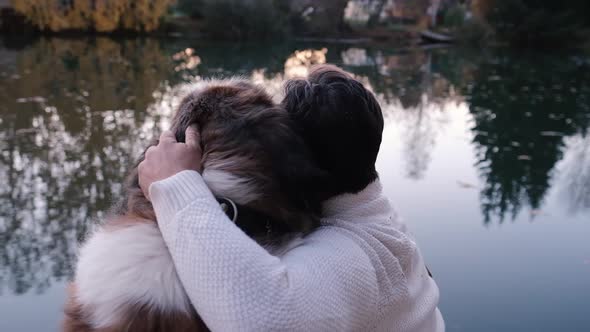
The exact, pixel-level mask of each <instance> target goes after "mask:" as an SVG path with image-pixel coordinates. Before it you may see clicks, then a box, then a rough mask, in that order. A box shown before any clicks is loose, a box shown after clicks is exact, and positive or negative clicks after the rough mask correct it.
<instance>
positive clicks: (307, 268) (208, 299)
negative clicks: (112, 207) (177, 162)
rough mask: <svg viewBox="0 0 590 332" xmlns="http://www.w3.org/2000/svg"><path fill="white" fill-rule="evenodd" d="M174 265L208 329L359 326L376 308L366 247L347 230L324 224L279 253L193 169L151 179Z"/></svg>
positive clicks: (374, 282) (346, 328)
mask: <svg viewBox="0 0 590 332" xmlns="http://www.w3.org/2000/svg"><path fill="white" fill-rule="evenodd" d="M150 197H151V198H152V203H153V204H154V208H155V211H156V214H157V217H158V223H159V226H160V229H161V231H162V234H163V237H164V241H165V242H166V244H167V246H168V248H169V250H170V253H171V255H172V259H173V260H174V263H175V266H176V269H177V273H178V275H179V277H180V280H181V282H182V283H183V286H184V287H185V290H186V292H187V294H188V296H189V298H190V300H191V302H192V303H193V306H194V307H195V309H196V310H197V312H198V313H199V315H200V316H201V318H202V319H203V320H204V321H205V323H206V324H207V326H208V327H209V328H210V329H211V330H212V331H285V330H289V331H328V330H338V331H356V330H364V329H366V328H367V324H368V323H369V324H370V322H371V321H372V319H373V318H374V313H375V312H376V311H377V308H376V306H377V297H378V286H377V279H376V274H375V269H374V267H373V266H372V264H371V261H370V259H369V257H368V255H367V254H366V253H365V252H364V251H363V250H362V249H361V247H360V246H359V244H357V243H356V242H355V241H354V240H352V239H351V237H350V236H348V235H347V234H346V231H344V230H338V229H337V228H335V227H333V228H332V227H322V228H320V229H319V230H317V231H315V232H314V233H313V234H311V235H309V236H308V237H306V238H305V239H304V243H303V244H302V245H300V246H298V247H296V248H294V249H292V250H291V251H289V252H288V253H287V254H285V255H284V256H282V257H280V258H279V257H276V256H273V255H271V254H269V253H268V252H267V251H266V250H265V249H264V248H262V247H261V246H260V245H258V244H257V243H256V242H255V241H253V240H252V239H250V238H249V237H248V236H247V235H246V234H245V233H243V232H242V231H241V230H240V229H239V228H238V227H237V226H235V225H234V224H233V223H232V222H231V221H230V220H229V219H228V218H227V216H226V215H225V214H224V213H223V212H222V211H221V209H220V207H219V204H218V203H217V201H216V200H215V198H214V197H213V195H212V194H211V192H210V191H209V189H208V188H207V186H206V185H205V183H204V182H203V179H202V178H201V176H200V175H199V174H198V173H197V172H194V171H184V172H180V173H178V174H177V175H175V176H172V177H170V178H168V179H165V180H163V181H159V182H156V183H154V184H152V186H151V187H150Z"/></svg>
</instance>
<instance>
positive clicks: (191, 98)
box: [126, 80, 323, 238]
mask: <svg viewBox="0 0 590 332" xmlns="http://www.w3.org/2000/svg"><path fill="white" fill-rule="evenodd" d="M191 125H197V126H198V128H199V130H200V133H201V145H202V150H203V157H202V176H203V179H204V180H205V182H206V183H207V185H208V186H209V188H210V189H211V191H212V192H213V194H214V195H215V196H216V197H219V198H229V199H231V200H233V201H234V202H235V203H236V204H237V205H238V220H237V221H236V223H237V225H238V226H239V227H240V228H242V229H243V230H244V231H245V232H246V233H248V234H249V235H250V236H253V237H262V236H263V235H264V234H266V236H267V235H270V233H271V232H272V237H273V238H277V237H278V236H281V235H284V234H287V233H291V232H300V233H307V232H309V231H311V230H312V229H313V228H314V227H316V226H317V225H318V223H319V212H320V211H319V209H320V206H319V201H318V200H317V199H315V198H314V195H315V194H314V193H315V192H316V190H315V187H316V186H317V185H318V183H320V182H321V180H320V179H321V178H322V177H323V174H322V173H321V171H320V170H319V168H318V167H316V165H315V164H314V163H313V161H312V160H313V159H312V156H311V154H310V152H309V151H308V150H307V147H306V146H305V144H304V142H303V140H302V138H301V137H300V136H298V135H297V134H296V132H295V130H294V124H293V123H292V120H291V118H290V117H289V114H288V113H287V112H286V110H285V109H283V108H281V107H279V106H277V105H275V104H274V103H273V102H272V100H271V98H270V97H269V96H268V95H267V94H266V92H265V91H264V90H262V89H260V88H258V87H256V86H254V85H253V84H250V83H248V82H246V81H241V80H226V81H212V82H210V83H209V84H206V85H205V87H203V88H198V89H196V90H195V91H193V92H192V93H191V94H189V95H188V96H187V97H185V98H184V100H183V101H182V102H181V104H180V106H179V108H178V111H177V113H176V116H175V118H174V120H173V125H172V130H173V132H174V133H175V135H176V138H177V140H178V141H180V142H184V140H185V137H184V135H185V130H186V128H187V127H188V126H191ZM134 173H135V174H133V175H132V177H131V183H130V186H129V188H130V192H129V193H130V195H128V196H129V197H128V201H127V204H126V205H127V208H128V210H130V211H131V212H135V213H138V214H139V215H140V216H142V217H147V218H148V219H151V220H155V218H154V216H153V209H152V208H151V205H150V204H149V202H147V200H146V199H145V197H143V195H142V194H141V191H138V188H139V186H138V182H137V174H136V171H135V172H134Z"/></svg>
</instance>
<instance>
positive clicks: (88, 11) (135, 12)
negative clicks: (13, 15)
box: [12, 0, 174, 32]
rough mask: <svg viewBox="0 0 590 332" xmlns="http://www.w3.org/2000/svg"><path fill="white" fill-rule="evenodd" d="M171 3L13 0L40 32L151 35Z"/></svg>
mask: <svg viewBox="0 0 590 332" xmlns="http://www.w3.org/2000/svg"><path fill="white" fill-rule="evenodd" d="M173 2H174V0H69V1H62V0H13V1H12V4H13V6H14V9H15V10H16V11H18V12H20V13H21V14H23V15H24V16H25V17H26V18H27V19H28V20H29V21H30V22H31V23H32V24H34V25H35V26H37V27H38V28H39V29H41V30H49V31H63V30H95V31H98V32H110V31H114V30H118V29H124V30H134V31H153V30H155V29H157V28H158V26H159V23H160V18H161V17H162V16H163V15H164V14H165V13H166V10H167V9H168V7H169V6H170V5H171V4H172V3H173Z"/></svg>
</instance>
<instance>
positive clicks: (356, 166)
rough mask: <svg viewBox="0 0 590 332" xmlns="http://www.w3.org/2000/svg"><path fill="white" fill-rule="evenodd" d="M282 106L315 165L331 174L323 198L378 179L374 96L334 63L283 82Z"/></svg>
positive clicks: (379, 123)
mask: <svg viewBox="0 0 590 332" xmlns="http://www.w3.org/2000/svg"><path fill="white" fill-rule="evenodd" d="M285 90H286V91H285V99H284V100H283V102H282V105H283V107H285V108H286V109H287V111H288V112H289V114H290V115H291V116H292V118H293V119H294V120H295V122H296V124H297V126H298V127H299V130H300V132H301V135H302V136H303V139H304V140H305V142H306V144H307V145H308V147H309V148H310V149H311V151H312V153H313V156H314V158H315V160H316V162H317V163H318V164H319V166H320V167H321V168H322V169H323V170H324V171H326V172H327V173H328V174H329V176H328V179H327V180H326V181H325V182H324V181H322V182H323V183H322V186H323V187H324V188H320V190H321V191H322V195H321V196H322V198H324V199H325V198H329V197H331V196H334V195H337V194H341V193H356V192H358V191H360V190H362V189H364V188H365V187H366V186H367V185H368V184H369V183H371V182H373V181H374V180H375V179H376V178H377V171H376V170H375V160H376V159H377V154H378V152H379V146H380V145H381V136H382V132H383V114H382V113H381V107H380V106H379V103H378V102H377V100H376V99H375V96H373V94H372V93H371V92H370V91H368V90H367V89H366V88H365V87H364V86H363V85H362V83H360V82H359V81H357V80H355V79H354V78H353V77H352V76H351V75H350V74H348V73H346V72H345V71H343V70H342V69H340V68H338V67H336V66H333V65H320V66H317V67H314V68H313V69H312V70H311V72H310V74H309V76H308V78H307V79H296V80H291V81H289V82H287V84H286V87H285Z"/></svg>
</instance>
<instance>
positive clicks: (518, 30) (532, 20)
mask: <svg viewBox="0 0 590 332" xmlns="http://www.w3.org/2000/svg"><path fill="white" fill-rule="evenodd" d="M486 2H488V3H490V4H488V6H487V7H488V9H487V10H486V11H485V12H484V13H482V14H483V18H484V19H485V20H486V21H487V22H488V23H489V25H490V26H491V27H492V29H493V31H494V34H495V36H496V38H497V40H498V41H501V42H505V43H508V44H510V45H511V46H516V47H526V48H532V47H534V48H538V47H555V46H571V45H575V44H579V43H581V42H583V40H587V39H588V36H589V34H588V30H589V29H590V15H589V13H590V1H587V0H563V1H553V0H501V1H500V0H488V1H486Z"/></svg>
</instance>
